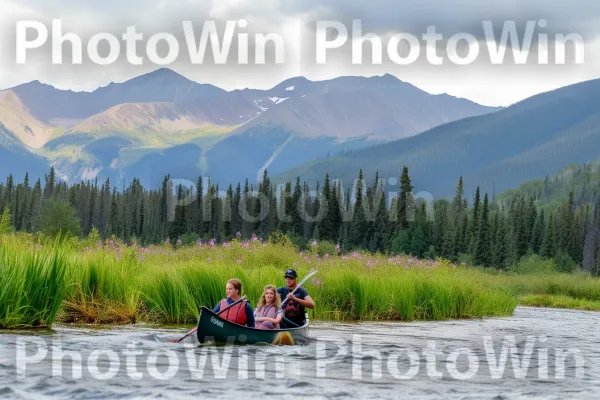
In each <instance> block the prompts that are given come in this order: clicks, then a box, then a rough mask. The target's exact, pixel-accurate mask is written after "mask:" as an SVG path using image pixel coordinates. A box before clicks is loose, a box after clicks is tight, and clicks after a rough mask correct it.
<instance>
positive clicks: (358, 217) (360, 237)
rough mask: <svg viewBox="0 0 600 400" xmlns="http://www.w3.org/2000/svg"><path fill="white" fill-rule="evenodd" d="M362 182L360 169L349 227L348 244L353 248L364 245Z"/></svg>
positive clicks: (364, 227)
mask: <svg viewBox="0 0 600 400" xmlns="http://www.w3.org/2000/svg"><path fill="white" fill-rule="evenodd" d="M363 182H364V179H363V172H362V169H361V170H360V172H359V174H358V180H357V182H356V191H355V193H354V215H353V218H352V224H351V228H350V245H351V246H352V247H353V248H359V247H364V246H365V232H366V228H367V223H366V220H365V210H364V208H363V189H364V186H363Z"/></svg>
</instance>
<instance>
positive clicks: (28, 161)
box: [0, 123, 48, 181]
mask: <svg viewBox="0 0 600 400" xmlns="http://www.w3.org/2000/svg"><path fill="white" fill-rule="evenodd" d="M0 170H1V171H5V173H6V175H8V174H11V173H12V174H13V175H14V176H15V177H16V178H17V179H18V180H19V181H20V180H21V179H22V178H23V177H24V176H25V173H26V172H27V173H29V177H30V179H31V180H34V179H38V178H40V179H41V178H43V177H44V174H45V173H47V172H48V162H47V160H46V159H44V158H42V157H39V156H37V155H35V154H33V153H31V152H30V151H29V150H28V149H27V148H26V147H25V146H24V145H23V144H22V142H21V140H20V139H19V137H18V136H17V135H15V134H14V133H13V132H11V131H10V130H8V129H7V128H6V127H5V126H4V125H3V124H2V123H0Z"/></svg>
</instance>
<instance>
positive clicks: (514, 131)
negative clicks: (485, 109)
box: [277, 80, 600, 197]
mask: <svg viewBox="0 0 600 400" xmlns="http://www.w3.org/2000/svg"><path fill="white" fill-rule="evenodd" d="M599 154H600V80H594V81H589V82H583V83H580V84H576V85H572V86H568V87H565V88H562V89H558V90H555V91H552V92H547V93H543V94H540V95H537V96H534V97H531V98H529V99H526V100H524V101H522V102H520V103H517V104H515V105H513V106H511V107H508V108H506V109H504V110H501V111H498V112H496V113H492V114H488V115H482V116H477V117H471V118H465V119H463V120H460V121H456V122H451V123H448V124H444V125H442V126H439V127H436V128H433V129H430V130H428V131H426V132H423V133H421V134H419V135H416V136H413V137H409V138H406V139H402V140H397V141H393V142H389V143H386V144H384V145H375V146H371V147H369V148H367V149H361V150H358V151H353V152H346V153H344V154H336V155H334V156H330V157H322V158H320V159H318V160H314V161H311V162H309V163H307V164H305V165H302V166H300V167H297V168H293V169H291V170H288V171H286V172H285V173H283V174H281V176H279V177H278V179H277V180H278V181H285V180H288V179H295V177H296V176H298V175H299V176H301V177H302V179H305V180H307V181H309V182H315V181H317V180H321V181H322V180H323V177H324V175H325V174H326V173H329V174H330V175H331V176H332V177H333V178H336V179H341V180H343V181H344V182H345V183H346V184H350V183H351V182H352V181H353V179H354V178H355V177H356V176H357V174H358V170H359V169H360V168H362V169H363V171H364V173H365V177H367V178H369V177H373V176H374V175H375V172H376V171H379V174H380V176H381V177H383V178H385V179H388V178H396V179H395V181H393V182H394V184H393V185H391V186H390V189H389V190H391V191H397V190H398V188H397V186H398V185H397V184H396V183H395V182H396V181H397V178H398V177H399V175H400V174H401V172H402V167H403V166H404V165H406V166H407V167H408V168H409V171H410V176H411V178H412V180H413V182H414V184H415V186H416V188H415V190H417V191H426V192H429V193H431V194H433V195H434V196H444V197H450V196H452V193H453V191H454V188H455V187H456V182H457V180H458V177H459V176H463V178H464V182H465V190H466V193H473V192H474V191H475V186H476V185H480V186H481V188H482V189H483V190H484V191H487V192H490V193H492V192H493V191H496V192H498V193H499V192H501V191H504V190H506V189H510V188H513V187H515V186H517V185H519V184H521V183H523V182H526V181H528V180H531V179H535V178H543V177H545V176H546V175H547V174H549V173H552V171H557V170H559V169H561V168H563V167H564V166H566V165H568V164H571V163H584V162H590V161H593V160H595V159H596V158H597V157H598V155H599ZM371 179H372V178H371Z"/></svg>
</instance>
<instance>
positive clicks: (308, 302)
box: [277, 269, 315, 328]
mask: <svg viewBox="0 0 600 400" xmlns="http://www.w3.org/2000/svg"><path fill="white" fill-rule="evenodd" d="M283 276H284V278H285V283H286V286H285V287H281V288H279V289H277V293H279V296H280V297H281V299H282V300H284V299H286V298H288V299H289V300H288V301H287V303H286V304H285V307H284V309H283V312H284V317H285V318H284V319H283V321H281V327H282V328H294V326H293V324H290V323H286V321H285V320H286V319H288V320H289V321H291V322H293V323H294V324H296V325H298V326H302V325H304V321H305V318H304V317H305V308H311V309H313V308H315V302H314V301H313V299H311V298H310V296H309V295H308V292H307V291H306V289H304V288H303V287H299V288H298V290H296V291H295V292H294V289H296V286H297V285H298V274H297V273H296V271H294V270H293V269H288V270H287V271H285V274H284V275H283ZM292 292H294V293H293V294H292Z"/></svg>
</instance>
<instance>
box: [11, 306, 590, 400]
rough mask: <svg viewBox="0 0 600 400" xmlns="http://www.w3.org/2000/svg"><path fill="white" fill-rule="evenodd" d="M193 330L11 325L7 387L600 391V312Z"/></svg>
mask: <svg viewBox="0 0 600 400" xmlns="http://www.w3.org/2000/svg"><path fill="white" fill-rule="evenodd" d="M181 335H182V330H171V329H153V328H150V327H147V326H143V325H142V326H140V325H136V326H134V327H132V326H128V327H116V328H115V327H111V328H110V329H96V328H94V329H92V328H89V329H87V328H74V327H68V326H57V327H55V328H54V329H53V330H52V331H36V332H15V331H12V332H11V331H4V332H1V333H0V397H8V398H27V399H29V398H36V399H37V398H41V399H58V398H64V399H67V398H68V399H71V398H78V399H116V398H119V399H121V398H173V399H181V398H195V399H197V398H217V399H220V398H223V399H225V398H227V399H242V398H259V397H262V398H264V397H276V398H295V399H297V398H302V399H304V398H316V399H318V398H346V397H357V398H372V399H384V398H411V399H421V398H422V399H498V400H499V399H529V398H540V399H574V398H577V399H591V398H600V313H593V312H583V311H571V310H557V309H540V308H527V307H519V308H517V310H516V312H515V314H514V316H513V317H509V318H489V319H482V320H480V319H476V320H460V321H443V322H411V323H360V324H338V323H314V324H313V325H312V326H311V338H312V342H311V343H310V344H308V345H306V346H293V347H275V346H266V345H264V346H243V347H239V346H238V347H235V348H233V347H213V346H208V347H203V348H198V347H197V346H195V345H191V344H175V343H166V342H165V341H166V339H169V338H176V337H180V336H181Z"/></svg>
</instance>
